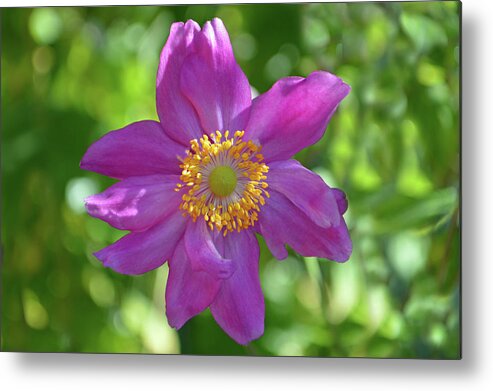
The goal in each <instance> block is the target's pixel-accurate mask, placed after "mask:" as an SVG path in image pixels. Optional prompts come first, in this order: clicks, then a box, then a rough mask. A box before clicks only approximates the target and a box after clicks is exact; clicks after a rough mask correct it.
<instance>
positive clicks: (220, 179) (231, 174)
mask: <svg viewBox="0 0 493 391" xmlns="http://www.w3.org/2000/svg"><path fill="white" fill-rule="evenodd" d="M237 183H238V179H237V177H236V172H235V170H233V169H232V168H231V167H230V166H217V167H216V168H214V169H213V170H212V171H211V173H210V174H209V187H210V189H211V191H212V192H213V193H214V194H215V195H217V196H219V197H225V196H229V195H230V194H231V193H232V192H233V191H234V190H235V189H236V184H237Z"/></svg>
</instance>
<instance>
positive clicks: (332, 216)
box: [268, 160, 341, 227]
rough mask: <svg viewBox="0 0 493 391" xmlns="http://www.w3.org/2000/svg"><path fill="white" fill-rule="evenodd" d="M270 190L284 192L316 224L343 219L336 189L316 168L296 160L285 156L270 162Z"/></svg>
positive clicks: (325, 224) (333, 222)
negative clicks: (314, 169) (315, 170)
mask: <svg viewBox="0 0 493 391" xmlns="http://www.w3.org/2000/svg"><path fill="white" fill-rule="evenodd" d="M268 182H269V190H270V189H272V190H276V191H278V192H280V193H282V194H284V195H285V196H286V197H287V198H288V199H289V200H290V201H291V202H292V203H293V204H295V205H296V206H297V207H298V208H299V209H300V210H302V211H303V212H305V214H306V215H307V216H308V217H309V218H310V219H311V220H312V221H313V222H314V223H315V224H317V225H320V226H321V227H330V226H333V227H335V226H337V225H339V221H340V219H341V217H340V213H339V208H338V205H337V201H336V197H335V196H334V193H333V189H331V188H330V187H329V186H327V185H326V184H325V182H324V181H323V180H322V178H320V176H318V175H317V174H315V173H314V172H312V171H310V170H308V169H307V168H305V167H303V166H302V165H301V164H300V163H299V162H297V161H296V160H282V161H279V162H274V163H271V164H270V165H269V173H268Z"/></svg>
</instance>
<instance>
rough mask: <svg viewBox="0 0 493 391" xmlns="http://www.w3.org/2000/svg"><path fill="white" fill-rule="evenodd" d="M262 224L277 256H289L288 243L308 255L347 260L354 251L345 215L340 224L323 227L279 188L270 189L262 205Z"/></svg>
mask: <svg viewBox="0 0 493 391" xmlns="http://www.w3.org/2000/svg"><path fill="white" fill-rule="evenodd" d="M258 224H259V228H260V233H261V234H262V235H263V236H264V238H265V241H266V243H267V246H268V247H269V249H270V251H271V252H272V254H273V255H274V256H275V257H276V258H277V259H284V258H286V257H287V256H288V252H287V250H286V247H285V245H286V244H288V245H289V246H291V247H292V248H293V249H294V250H295V251H296V252H297V253H299V254H301V255H303V256H305V257H319V258H327V259H330V260H333V261H337V262H345V261H347V260H348V259H349V256H350V255H351V251H352V244H351V239H350V237H349V232H348V229H347V227H346V223H345V221H344V219H343V218H342V216H341V219H340V223H339V225H337V226H334V227H328V228H324V227H320V226H319V225H317V224H315V223H314V222H313V221H312V220H311V219H310V218H308V216H307V215H306V214H305V213H303V211H301V210H300V209H299V208H298V207H297V206H295V205H294V204H293V203H292V202H291V201H289V199H288V198H286V196H284V195H283V194H281V193H278V192H277V191H275V190H272V191H271V192H270V198H269V200H268V201H267V203H266V204H265V205H264V206H263V207H262V209H261V211H260V216H259V221H258Z"/></svg>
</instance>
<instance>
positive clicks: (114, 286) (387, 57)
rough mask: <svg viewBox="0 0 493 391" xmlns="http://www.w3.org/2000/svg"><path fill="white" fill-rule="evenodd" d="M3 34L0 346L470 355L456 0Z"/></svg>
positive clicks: (187, 14) (251, 8)
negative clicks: (465, 342) (463, 282)
mask: <svg viewBox="0 0 493 391" xmlns="http://www.w3.org/2000/svg"><path fill="white" fill-rule="evenodd" d="M1 18H2V19H1V22H2V90H1V91H2V96H1V97H2V106H1V107H2V180H3V182H2V185H3V186H2V200H3V203H2V207H3V209H2V246H3V258H2V330H1V349H2V350H3V351H20V352H93V353H154V354H201V355H251V356H313V357H368V358H371V357H379V358H441V359H457V358H460V355H461V350H460V221H459V217H460V209H459V206H460V205H459V196H460V191H459V189H460V173H459V167H460V154H459V150H460V111H459V102H460V79H459V72H460V3H458V2H454V1H447V2H412V3H411V2H374V3H370V2H363V3H325V4H324V3H314V4H256V5H200V6H198V5H191V6H131V7H128V6H127V7H92V8H90V7H86V8H84V7H64V8H5V9H2V13H1Z"/></svg>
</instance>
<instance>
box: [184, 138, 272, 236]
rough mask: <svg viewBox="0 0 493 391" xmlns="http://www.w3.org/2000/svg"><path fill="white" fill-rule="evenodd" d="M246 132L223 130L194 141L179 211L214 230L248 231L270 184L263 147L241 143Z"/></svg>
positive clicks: (185, 172) (189, 151) (186, 164)
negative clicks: (203, 222)
mask: <svg viewBox="0 0 493 391" xmlns="http://www.w3.org/2000/svg"><path fill="white" fill-rule="evenodd" d="M243 135H244V131H236V132H235V133H234V135H233V137H232V138H229V136H230V132H229V131H227V130H226V131H225V132H224V134H222V133H221V132H220V131H216V132H215V133H211V134H210V135H209V136H207V135H204V136H202V138H200V140H196V139H194V140H191V141H190V150H188V151H187V155H186V157H185V158H183V159H180V161H181V164H180V168H181V170H182V172H181V176H180V180H181V183H178V184H177V185H176V188H175V190H176V191H182V192H184V193H183V196H182V200H183V201H182V203H181V204H180V209H181V210H183V211H184V212H185V215H189V216H190V217H192V220H193V221H197V219H198V218H203V219H204V220H205V222H206V223H207V225H208V226H209V228H210V229H211V230H214V229H217V230H218V231H223V235H224V236H226V234H227V233H228V232H233V231H238V232H240V231H241V230H242V229H246V228H249V227H251V226H253V225H254V224H255V222H256V221H257V220H258V212H259V211H260V206H262V205H264V204H265V202H266V201H265V199H266V198H269V193H268V192H267V190H265V189H266V188H267V187H268V186H269V185H268V184H267V182H266V181H265V180H266V179H267V175H266V174H267V173H268V171H269V167H268V166H267V165H266V164H265V163H262V161H263V159H264V157H263V156H262V154H261V153H260V150H261V147H260V146H258V145H256V144H255V143H253V142H252V141H250V140H249V141H247V142H245V141H243V140H242V137H243Z"/></svg>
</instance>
